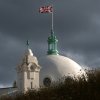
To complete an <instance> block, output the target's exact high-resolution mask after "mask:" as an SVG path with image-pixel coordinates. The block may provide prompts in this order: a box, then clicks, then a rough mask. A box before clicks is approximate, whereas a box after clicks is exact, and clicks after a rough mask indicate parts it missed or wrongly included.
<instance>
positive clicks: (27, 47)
mask: <svg viewBox="0 0 100 100" xmlns="http://www.w3.org/2000/svg"><path fill="white" fill-rule="evenodd" d="M26 45H27V48H29V45H30V44H29V40H27V43H26Z"/></svg>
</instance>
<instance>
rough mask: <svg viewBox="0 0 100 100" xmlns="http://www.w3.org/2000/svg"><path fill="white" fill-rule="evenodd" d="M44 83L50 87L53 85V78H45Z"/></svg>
mask: <svg viewBox="0 0 100 100" xmlns="http://www.w3.org/2000/svg"><path fill="white" fill-rule="evenodd" d="M43 84H44V86H46V87H49V86H50V85H51V79H50V78H49V77H46V78H44V80H43Z"/></svg>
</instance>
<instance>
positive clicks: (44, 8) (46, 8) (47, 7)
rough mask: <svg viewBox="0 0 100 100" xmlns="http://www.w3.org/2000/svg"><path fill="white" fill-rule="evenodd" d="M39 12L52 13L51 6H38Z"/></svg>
mask: <svg viewBox="0 0 100 100" xmlns="http://www.w3.org/2000/svg"><path fill="white" fill-rule="evenodd" d="M39 12H40V13H52V12H53V8H52V6H43V7H40V9H39Z"/></svg>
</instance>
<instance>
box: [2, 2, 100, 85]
mask: <svg viewBox="0 0 100 100" xmlns="http://www.w3.org/2000/svg"><path fill="white" fill-rule="evenodd" d="M49 4H53V6H54V30H55V34H56V35H57V38H58V39H59V44H58V49H59V51H60V54H62V55H65V56H68V57H70V58H71V59H73V60H74V61H76V62H77V63H79V64H80V65H82V66H88V67H100V53H99V52H100V39H99V38H100V6H99V5H100V1H99V0H0V84H1V85H4V86H5V85H7V84H12V82H13V81H14V80H15V79H16V71H15V67H16V66H17V64H19V62H20V60H21V58H22V56H23V54H24V51H25V49H26V46H25V43H26V40H27V39H29V40H30V42H31V48H32V50H33V53H34V54H35V55H36V56H37V57H38V58H39V57H41V56H45V54H46V52H47V37H48V35H49V34H50V29H51V15H50V14H40V13H39V12H38V10H39V7H41V6H44V5H49Z"/></svg>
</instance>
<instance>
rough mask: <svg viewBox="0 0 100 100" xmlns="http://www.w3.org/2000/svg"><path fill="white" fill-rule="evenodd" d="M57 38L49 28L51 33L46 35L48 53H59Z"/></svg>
mask: <svg viewBox="0 0 100 100" xmlns="http://www.w3.org/2000/svg"><path fill="white" fill-rule="evenodd" d="M57 43H58V39H57V38H56V36H55V34H54V31H53V30H51V35H50V36H49V37H48V51H47V54H48V55H59V52H58V50H57Z"/></svg>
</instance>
